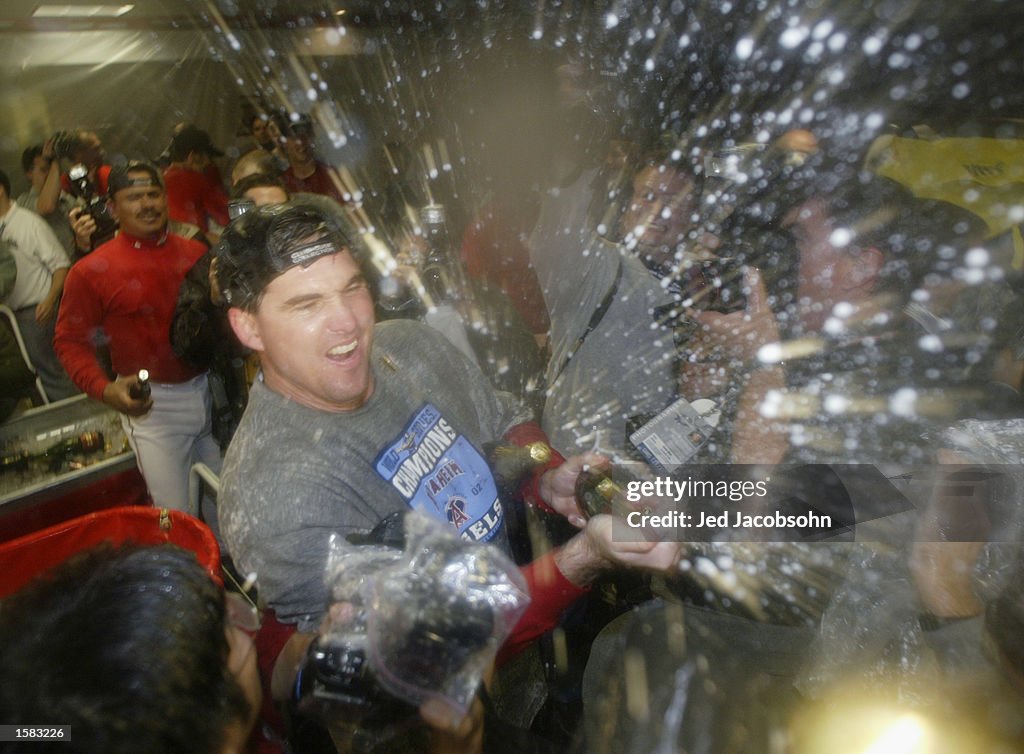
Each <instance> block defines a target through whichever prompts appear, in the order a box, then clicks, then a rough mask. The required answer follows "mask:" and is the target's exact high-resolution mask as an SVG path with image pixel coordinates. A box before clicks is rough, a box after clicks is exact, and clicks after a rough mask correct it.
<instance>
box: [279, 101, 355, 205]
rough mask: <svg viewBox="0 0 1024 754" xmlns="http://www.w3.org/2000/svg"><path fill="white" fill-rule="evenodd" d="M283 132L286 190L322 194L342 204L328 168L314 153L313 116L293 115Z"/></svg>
mask: <svg viewBox="0 0 1024 754" xmlns="http://www.w3.org/2000/svg"><path fill="white" fill-rule="evenodd" d="M282 136H283V138H284V153H285V156H286V157H287V158H288V168H287V169H286V170H285V171H284V175H283V178H284V185H285V186H287V188H288V191H289V192H291V193H293V194H297V193H307V194H322V195H324V196H329V197H331V198H332V199H334V200H335V201H336V202H338V203H339V204H344V203H345V199H344V198H343V197H342V195H341V192H340V191H339V190H338V187H337V186H336V185H335V183H334V180H333V179H332V177H331V168H330V167H328V166H327V165H326V164H324V163H323V162H320V160H318V159H317V157H316V150H315V145H316V138H315V135H314V130H313V119H312V118H310V117H309V116H308V115H305V114H302V115H298V116H296V117H294V118H292V119H291V120H289V121H287V122H286V123H285V124H284V126H283V128H282Z"/></svg>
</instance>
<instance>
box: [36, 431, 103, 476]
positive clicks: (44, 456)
mask: <svg viewBox="0 0 1024 754" xmlns="http://www.w3.org/2000/svg"><path fill="white" fill-rule="evenodd" d="M102 449H103V433H102V432H98V431H96V430H90V431H89V432H83V433H82V434H80V435H78V436H76V437H69V438H67V439H66V440H61V441H60V442H58V443H55V444H53V445H51V446H50V447H48V448H47V449H46V450H44V451H43V452H42V453H39V454H38V455H36V456H32V458H33V460H38V461H41V462H43V463H44V464H45V465H46V466H48V467H49V469H50V470H51V471H57V470H59V469H60V467H61V466H62V465H64V463H65V461H67V460H68V459H69V458H71V456H74V455H89V454H91V453H95V452H96V451H98V450H102Z"/></svg>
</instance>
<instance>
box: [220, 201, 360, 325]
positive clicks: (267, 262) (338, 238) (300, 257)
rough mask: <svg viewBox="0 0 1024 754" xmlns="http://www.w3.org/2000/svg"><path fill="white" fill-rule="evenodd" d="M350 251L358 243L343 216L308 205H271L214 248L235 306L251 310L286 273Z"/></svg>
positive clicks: (244, 218) (249, 215) (242, 220)
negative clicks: (269, 286) (264, 293)
mask: <svg viewBox="0 0 1024 754" xmlns="http://www.w3.org/2000/svg"><path fill="white" fill-rule="evenodd" d="M344 249H349V250H350V251H353V243H352V240H351V234H350V233H349V232H348V231H347V230H346V229H345V227H344V220H343V218H341V217H340V216H339V215H337V214H334V213H330V212H327V211H325V210H324V208H323V207H321V206H318V205H316V204H313V203H309V202H303V201H296V202H287V203H285V204H275V205H265V206H263V207H258V208H256V209H253V210H250V211H249V212H246V213H245V214H243V215H241V216H239V217H238V218H236V219H235V220H234V221H233V222H232V223H231V225H229V226H228V227H227V229H226V230H225V231H224V233H223V234H222V235H221V237H220V241H219V242H218V243H217V245H216V246H215V247H214V250H213V253H214V255H216V257H217V259H218V261H217V282H218V284H219V286H220V289H221V292H222V294H223V296H224V299H225V301H227V303H228V304H229V305H230V306H237V307H241V308H243V309H244V308H248V307H251V306H252V305H254V304H255V303H256V302H257V301H258V300H259V297H260V296H261V294H262V293H263V291H264V290H265V289H266V287H267V286H268V285H270V283H271V281H273V280H274V278H276V277H278V276H279V275H281V274H282V273H284V272H286V271H288V270H289V269H291V268H292V267H298V266H302V267H309V266H310V265H311V264H313V262H315V261H316V260H318V259H320V258H321V257H326V256H331V255H332V254H337V253H339V252H340V251H342V250H344ZM353 253H354V251H353Z"/></svg>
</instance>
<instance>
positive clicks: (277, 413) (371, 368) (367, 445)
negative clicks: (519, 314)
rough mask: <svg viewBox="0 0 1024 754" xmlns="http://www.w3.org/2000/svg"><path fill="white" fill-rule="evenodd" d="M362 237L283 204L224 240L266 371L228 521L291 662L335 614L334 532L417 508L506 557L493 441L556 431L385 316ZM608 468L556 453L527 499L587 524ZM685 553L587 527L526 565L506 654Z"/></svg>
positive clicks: (232, 279)
mask: <svg viewBox="0 0 1024 754" xmlns="http://www.w3.org/2000/svg"><path fill="white" fill-rule="evenodd" d="M354 238H355V236H354V234H349V233H347V232H346V230H345V229H344V228H343V227H341V225H340V224H339V223H337V222H336V221H335V219H334V218H331V217H328V216H327V215H325V214H323V213H322V212H318V211H317V210H316V209H315V208H314V207H309V206H304V205H302V204H288V205H283V207H279V208H264V209H261V210H258V211H255V212H251V213H247V214H246V215H244V216H243V217H242V218H239V220H237V221H236V222H235V223H233V224H232V226H231V227H230V228H229V229H228V230H227V231H226V233H225V234H224V236H223V237H222V240H221V244H220V246H219V247H218V251H219V259H220V261H219V265H218V278H219V283H220V287H221V290H222V291H223V293H224V295H225V297H226V298H227V299H228V303H229V305H230V306H231V309H230V310H229V317H230V320H231V324H232V327H233V329H234V331H235V333H236V334H237V335H238V337H239V339H240V340H241V341H242V342H243V343H244V344H245V345H247V346H248V347H250V348H252V349H253V350H254V351H256V352H258V353H259V355H260V360H261V363H262V366H263V375H262V379H261V380H259V381H257V383H255V384H254V385H253V389H252V392H251V394H250V399H249V405H248V407H247V409H246V413H245V416H244V417H243V419H242V423H241V425H240V426H239V428H238V431H237V433H236V435H235V438H234V441H233V442H232V445H231V447H230V449H229V451H228V455H227V458H226V465H225V468H224V473H223V476H222V483H221V494H220V498H219V506H220V512H221V521H222V526H223V531H224V535H225V539H226V541H227V543H228V548H229V550H230V552H231V555H232V557H233V558H234V560H235V563H236V564H237V565H238V566H239V567H240V568H241V569H242V570H243V571H245V572H255V573H257V574H258V575H259V588H260V594H261V596H262V597H263V598H264V599H266V600H267V601H268V603H269V604H270V605H271V606H272V607H273V608H274V609H275V610H276V611H277V614H278V617H279V619H281V620H282V621H284V622H291V623H297V624H298V628H299V630H300V631H302V632H308V633H303V634H298V635H296V636H295V637H293V642H292V643H291V647H292V649H290V650H288V651H286V652H285V653H284V654H282V659H281V660H279V666H281V665H282V663H283V664H284V667H285V668H287V665H288V663H289V661H290V662H292V663H294V657H295V656H296V655H297V656H301V653H302V651H303V650H304V648H305V644H308V642H309V641H310V640H311V639H312V638H313V635H314V634H313V633H312V632H313V631H314V630H315V629H316V627H317V625H318V623H319V622H320V620H321V618H322V616H323V614H324V610H325V608H326V605H327V602H328V596H329V595H328V594H327V592H326V588H325V587H324V584H323V572H324V567H325V565H326V562H327V554H328V541H329V537H330V536H331V535H332V534H340V535H346V534H349V533H352V532H357V531H361V530H362V531H366V530H370V529H372V528H373V527H375V526H376V525H377V524H378V523H380V521H381V520H382V519H384V518H386V517H387V516H389V515H392V514H395V513H400V512H401V511H404V510H408V509H409V508H414V509H417V510H420V511H422V512H425V513H427V514H428V515H431V516H433V517H435V518H437V519H440V520H441V521H447V522H449V523H450V524H451V525H453V526H455V527H456V528H457V530H458V531H459V533H460V535H461V536H462V537H463V538H466V539H470V540H472V541H484V542H492V543H495V544H498V545H499V546H500V545H501V543H502V542H503V541H504V540H505V537H506V532H505V525H504V513H503V511H502V508H501V504H500V502H498V501H497V494H496V489H495V482H494V478H493V476H492V473H491V471H490V469H489V467H488V464H487V460H486V459H485V458H484V456H483V454H482V453H481V451H480V448H482V447H483V446H484V445H485V444H486V443H490V442H494V441H498V440H502V439H504V441H505V442H509V443H512V444H525V443H526V442H530V441H533V440H536V439H539V438H542V437H543V435H542V433H541V432H540V430H539V428H538V427H536V425H532V424H530V423H528V422H527V421H526V420H527V419H528V416H529V415H528V413H527V412H525V411H524V410H523V409H522V407H521V406H520V405H519V404H518V403H517V402H516V401H515V400H514V399H512V397H511V396H510V395H508V394H505V393H497V392H495V390H494V389H493V388H492V387H491V386H490V384H489V383H488V382H487V380H486V378H485V377H484V376H483V374H482V373H481V372H480V371H479V369H478V368H476V366H475V365H473V364H472V363H471V362H470V361H469V359H467V358H466V357H465V356H463V355H462V354H461V353H460V352H458V350H457V349H456V348H455V347H454V346H452V345H451V344H450V343H448V341H447V340H445V338H444V337H443V336H441V335H440V334H438V333H436V332H434V331H433V330H432V329H430V328H429V327H427V326H425V325H422V324H420V323H417V322H411V321H393V322H385V323H381V324H379V325H378V324H375V323H374V315H373V311H374V309H373V299H372V296H371V292H370V286H369V283H368V279H367V277H366V276H364V273H363V268H362V267H361V266H360V263H359V262H358V261H357V259H356V254H358V253H359V251H360V249H359V248H358V247H357V246H356V245H355V242H354ZM595 460H597V459H596V458H593V457H587V456H577V457H574V458H570V459H569V460H567V461H564V462H563V463H561V464H560V465H559V463H558V462H559V461H562V459H561V457H558V458H556V459H555V460H554V461H553V462H552V463H551V464H549V465H548V466H545V467H542V469H541V470H540V471H539V473H537V474H536V475H535V476H534V477H533V478H532V479H530V480H528V482H527V483H526V484H525V485H524V488H523V492H524V494H523V497H524V498H525V499H527V500H532V501H534V502H536V503H538V504H543V505H548V506H550V507H551V508H553V509H554V510H555V511H557V512H559V513H561V514H563V515H567V516H569V518H570V521H573V522H574V523H576V525H578V526H582V525H584V521H583V519H582V517H580V515H579V511H578V509H577V507H576V503H575V499H574V484H575V481H576V477H577V475H578V474H579V472H580V470H581V469H582V468H583V466H584V465H585V464H586V463H588V462H591V463H592V462H594V461H595ZM677 549H678V545H676V544H674V543H659V544H655V543H648V542H639V543H624V542H614V541H613V540H612V537H611V520H610V519H609V518H608V517H604V516H599V517H597V518H596V519H594V520H592V521H590V522H589V523H588V524H586V529H585V531H584V532H581V533H580V534H578V535H577V536H575V537H574V538H573V539H571V540H570V541H569V542H568V543H567V544H565V545H564V546H563V547H561V548H560V549H557V550H555V551H553V552H552V553H549V554H548V555H547V556H545V557H542V558H540V559H538V560H537V561H534V563H532V564H531V565H529V566H527V567H526V568H525V569H524V575H525V576H526V579H527V583H528V584H529V585H530V590H531V594H532V597H533V603H532V605H531V607H530V609H529V611H528V612H527V614H526V615H525V616H524V617H523V619H522V620H521V621H520V623H519V625H518V627H517V629H516V630H515V631H514V632H513V635H512V637H511V639H510V643H508V644H506V647H505V651H506V653H507V652H510V651H514V649H516V648H521V647H522V646H523V645H525V644H526V643H528V642H529V641H532V640H533V639H534V638H536V637H537V636H539V635H540V634H541V633H543V632H544V631H546V630H547V629H549V628H551V627H553V625H554V624H555V622H556V621H557V619H558V617H559V616H560V614H561V612H562V611H563V610H564V608H565V607H567V606H568V605H569V604H570V603H571V602H572V601H573V600H575V599H576V597H578V596H579V595H580V594H582V593H583V589H584V588H585V586H586V584H587V583H589V581H590V580H591V579H592V578H594V577H595V576H596V575H597V574H598V573H600V572H601V571H603V570H605V569H607V568H612V567H615V566H616V565H619V564H631V563H632V564H636V565H641V566H650V567H668V566H670V565H671V564H672V562H673V561H674V558H675V554H676V551H677ZM303 642H305V643H303ZM296 647H298V648H297V649H296ZM288 658H292V659H291V660H289V659H288ZM291 669H292V671H294V664H292V668H291ZM282 673H284V675H286V676H287V675H288V672H287V669H286V670H283V671H282ZM284 686H285V687H287V684H284Z"/></svg>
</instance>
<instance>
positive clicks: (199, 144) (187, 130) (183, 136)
mask: <svg viewBox="0 0 1024 754" xmlns="http://www.w3.org/2000/svg"><path fill="white" fill-rule="evenodd" d="M169 152H170V154H171V159H172V160H184V159H185V158H186V157H188V156H189V154H190V153H191V152H199V153H200V154H207V155H210V157H222V156H223V155H224V153H223V152H222V151H221V150H219V149H217V147H215V146H213V141H212V140H211V139H210V134H208V133H206V131H204V130H203V129H201V128H199V127H198V126H185V127H184V128H183V129H181V130H180V131H179V132H178V133H176V134H175V135H174V138H173V139H171V146H170V149H169Z"/></svg>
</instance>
